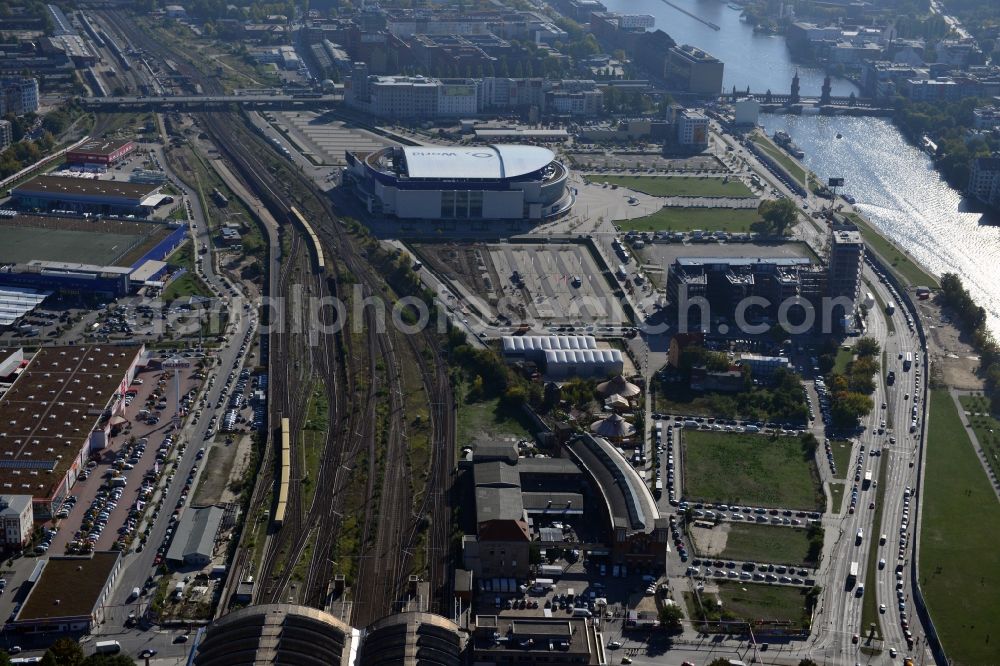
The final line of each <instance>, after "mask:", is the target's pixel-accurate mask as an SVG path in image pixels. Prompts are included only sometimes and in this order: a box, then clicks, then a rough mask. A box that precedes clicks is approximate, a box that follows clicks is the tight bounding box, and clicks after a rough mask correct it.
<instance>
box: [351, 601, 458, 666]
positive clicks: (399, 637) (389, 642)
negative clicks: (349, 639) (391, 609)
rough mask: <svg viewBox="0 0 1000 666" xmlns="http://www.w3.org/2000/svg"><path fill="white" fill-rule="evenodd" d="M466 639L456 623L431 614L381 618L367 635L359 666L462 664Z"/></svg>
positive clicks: (407, 614) (450, 665)
mask: <svg viewBox="0 0 1000 666" xmlns="http://www.w3.org/2000/svg"><path fill="white" fill-rule="evenodd" d="M464 650H465V638H464V635H463V633H462V632H461V631H460V630H459V627H458V625H457V624H455V623H454V622H452V621H451V620H449V619H447V618H444V617H441V616H440V615H433V614H431V613H420V612H406V613H399V614H397V615H390V616H388V617H384V618H382V619H381V620H378V621H377V622H375V623H374V624H372V625H371V626H370V627H368V632H367V634H366V635H365V642H364V645H363V647H362V648H361V659H360V660H359V662H358V663H359V666H461V664H462V663H463V652H464Z"/></svg>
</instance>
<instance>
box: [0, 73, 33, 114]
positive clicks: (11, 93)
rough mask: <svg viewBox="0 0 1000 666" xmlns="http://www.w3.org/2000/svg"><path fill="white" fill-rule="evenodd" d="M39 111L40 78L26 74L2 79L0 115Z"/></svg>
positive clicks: (0, 86) (0, 81) (0, 82)
mask: <svg viewBox="0 0 1000 666" xmlns="http://www.w3.org/2000/svg"><path fill="white" fill-rule="evenodd" d="M37 112H38V79H36V78H33V77H26V76H17V77H7V78H2V79H0V115H7V114H8V113H13V114H14V115H15V116H23V115H24V114H26V113H37Z"/></svg>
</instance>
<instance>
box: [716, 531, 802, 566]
mask: <svg viewBox="0 0 1000 666" xmlns="http://www.w3.org/2000/svg"><path fill="white" fill-rule="evenodd" d="M716 529H718V528H716ZM808 554H809V537H808V536H807V534H806V531H805V530H804V529H800V528H797V527H778V526H775V525H751V524H743V523H731V524H730V527H729V534H728V536H727V538H726V548H725V550H723V551H722V554H721V557H722V558H723V559H730V560H744V561H749V562H773V563H775V564H793V565H796V566H798V565H800V564H815V562H811V561H809V560H808V559H806V558H807V556H808Z"/></svg>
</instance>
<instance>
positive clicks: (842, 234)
mask: <svg viewBox="0 0 1000 666" xmlns="http://www.w3.org/2000/svg"><path fill="white" fill-rule="evenodd" d="M864 264H865V243H864V240H862V238H861V232H860V231H858V230H857V228H856V227H853V226H852V227H838V226H834V228H833V231H832V238H831V243H830V268H829V273H830V275H829V284H828V286H827V295H829V296H831V297H833V298H837V297H840V296H846V297H847V298H850V299H851V300H852V301H854V302H857V299H858V294H859V293H860V292H861V271H862V269H863V268H864Z"/></svg>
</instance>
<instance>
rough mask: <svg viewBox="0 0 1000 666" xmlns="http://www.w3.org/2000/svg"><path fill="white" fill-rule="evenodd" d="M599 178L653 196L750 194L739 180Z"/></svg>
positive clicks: (686, 177)
mask: <svg viewBox="0 0 1000 666" xmlns="http://www.w3.org/2000/svg"><path fill="white" fill-rule="evenodd" d="M600 181H601V182H607V183H611V184H612V185H618V186H620V187H627V188H628V189H630V190H635V191H636V192H643V193H645V194H649V195H652V196H654V197H733V198H741V199H745V198H752V197H753V192H751V191H750V188H749V187H747V186H746V185H745V184H744V183H743V181H741V180H739V179H732V180H729V181H725V180H723V179H722V178H710V177H699V176H677V177H672V176H602V177H600Z"/></svg>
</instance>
